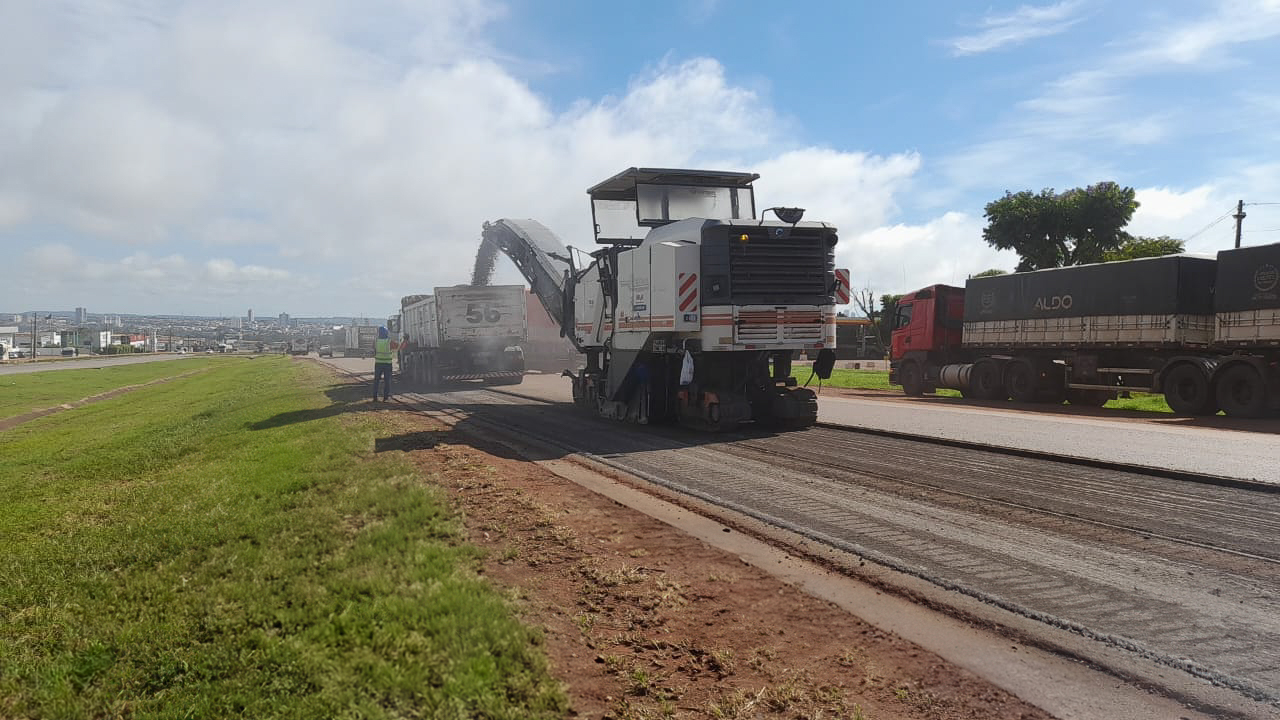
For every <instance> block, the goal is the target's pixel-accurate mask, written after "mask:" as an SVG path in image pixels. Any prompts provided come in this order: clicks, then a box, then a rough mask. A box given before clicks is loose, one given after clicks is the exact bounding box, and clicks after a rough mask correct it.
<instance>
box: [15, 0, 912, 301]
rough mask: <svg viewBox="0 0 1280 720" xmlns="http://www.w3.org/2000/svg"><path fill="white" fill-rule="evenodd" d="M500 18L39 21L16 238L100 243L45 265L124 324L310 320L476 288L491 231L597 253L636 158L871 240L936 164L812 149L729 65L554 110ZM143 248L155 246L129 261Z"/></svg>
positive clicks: (23, 113) (665, 68) (475, 5)
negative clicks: (454, 288)
mask: <svg viewBox="0 0 1280 720" xmlns="http://www.w3.org/2000/svg"><path fill="white" fill-rule="evenodd" d="M59 7H61V6H59ZM501 13H502V10H501V8H500V7H496V6H493V5H492V4H490V3H485V2H478V1H473V0H436V1H435V2H430V3H423V4H416V3H415V4H405V3H400V2H397V1H396V0H386V1H385V2H381V3H375V4H374V5H372V6H366V5H358V6H356V5H351V4H347V3H344V2H340V1H339V0H332V1H330V2H324V3H311V2H303V1H302V0H287V1H286V2H284V3H282V4H268V5H263V4H261V3H256V2H250V1H249V0H240V1H233V2H229V3H218V4H214V5H209V4H203V3H179V4H177V5H170V4H167V3H155V4H146V3H141V4H138V5H134V6H131V7H130V8H128V9H125V8H120V7H116V6H111V5H107V4H104V5H87V6H84V7H79V8H76V10H75V12H70V11H66V10H65V9H56V10H53V11H50V13H48V14H44V15H40V14H34V15H33V18H32V19H31V22H30V23H29V25H30V27H31V28H37V27H39V28H45V29H46V30H48V33H46V38H45V39H46V40H47V43H48V50H47V51H46V54H45V62H44V63H34V64H31V65H29V66H27V68H26V69H25V74H24V71H23V69H22V68H12V67H8V66H6V73H9V74H7V75H5V76H4V77H6V78H11V79H12V83H11V84H8V85H0V92H2V93H3V95H0V102H6V106H7V109H6V113H5V115H4V117H3V118H0V123H4V125H0V130H12V131H13V132H4V133H0V160H9V159H12V160H14V162H4V163H0V233H5V232H9V233H18V232H24V228H31V227H36V226H47V227H54V228H57V229H58V231H59V232H58V233H56V234H55V235H54V237H58V238H61V237H65V236H66V235H70V236H73V237H75V238H76V240H77V242H75V243H72V244H73V245H75V247H78V248H84V247H92V248H93V250H91V251H90V252H89V253H88V255H85V256H81V255H75V254H72V255H68V254H67V253H70V252H71V251H70V249H69V247H68V246H65V245H49V246H46V247H44V248H39V249H36V250H33V251H32V252H30V253H27V254H26V255H25V256H23V257H24V262H29V263H34V264H37V265H38V266H39V267H41V268H46V269H51V268H52V267H54V266H60V267H63V268H70V269H67V270H64V271H63V272H62V273H61V276H62V277H63V278H64V279H65V282H64V281H63V280H59V282H64V285H63V287H61V288H56V289H50V290H49V292H50V293H53V296H54V297H59V298H60V297H63V296H64V295H63V294H62V293H63V291H65V290H66V289H67V287H69V286H68V285H66V284H65V283H66V282H71V281H72V280H74V282H75V283H77V284H76V285H75V288H76V290H77V292H78V293H80V295H79V297H83V296H84V295H86V294H88V295H92V296H95V297H98V298H101V299H100V300H98V299H95V300H88V299H85V300H82V301H80V302H81V303H83V302H92V303H93V304H94V305H95V306H104V305H106V306H113V305H115V304H116V303H117V302H118V301H121V299H122V298H124V297H126V296H128V297H137V295H136V293H133V291H132V290H125V289H124V288H130V287H132V286H133V285H140V286H145V287H146V288H148V289H147V294H146V296H145V298H144V299H146V298H149V300H147V304H148V306H137V305H135V306H133V307H132V308H120V309H121V310H124V311H128V310H130V309H135V310H149V311H162V310H164V307H163V306H157V304H158V303H162V302H164V293H166V292H172V293H173V295H174V299H173V300H172V301H173V302H178V300H177V298H181V300H182V304H183V306H184V307H191V306H192V304H193V303H194V304H198V303H196V302H195V300H194V299H193V298H209V299H210V302H214V303H215V304H216V303H219V302H222V301H223V300H222V299H223V298H227V297H229V296H235V295H237V294H240V293H244V294H247V297H245V298H244V300H245V301H246V302H249V301H252V302H255V303H256V304H257V305H261V306H263V307H266V305H264V304H263V303H264V302H266V301H265V300H263V301H255V300H252V298H253V297H259V298H262V297H269V298H274V299H275V301H276V302H279V303H280V304H281V307H280V309H282V310H286V311H289V312H292V313H293V314H295V315H297V314H306V313H313V312H314V313H330V312H332V313H342V314H351V313H358V314H366V313H367V314H375V315H376V314H381V313H383V312H385V311H386V310H387V309H388V308H389V307H394V306H395V304H396V302H397V301H398V298H399V297H400V296H401V295H404V294H408V293H413V292H422V291H423V290H426V289H429V288H431V287H434V286H437V285H448V284H454V283H456V282H459V281H463V280H465V279H466V277H467V276H468V274H469V271H470V265H471V262H472V257H473V253H474V252H475V247H476V243H477V240H478V237H479V232H480V227H481V224H482V223H483V222H484V221H486V220H492V219H496V218H499V217H534V218H538V219H539V220H541V221H543V222H544V223H546V224H547V225H548V226H549V227H551V228H553V229H554V230H556V231H557V232H558V233H560V234H561V236H562V237H563V239H564V240H565V241H566V242H568V243H571V244H575V245H578V246H584V247H585V246H589V245H590V244H591V243H592V239H591V235H590V214H589V213H590V209H589V205H588V203H587V199H586V196H585V193H584V192H583V191H584V190H585V189H586V188H587V187H588V186H589V185H591V184H594V183H595V182H597V181H599V180H601V179H603V178H605V177H607V176H609V175H612V174H613V173H616V172H617V171H619V170H621V169H623V168H625V167H628V166H632V165H640V166H644V165H648V166H677V167H679V166H695V167H698V166H701V167H715V168H723V169H742V170H759V171H761V172H762V173H764V175H765V181H764V182H763V183H762V184H761V192H760V198H761V201H762V202H764V203H767V204H780V203H786V204H801V205H805V206H807V207H809V208H810V217H811V218H816V219H828V220H831V221H833V222H837V223H839V224H840V225H841V226H842V228H847V232H849V233H857V232H862V231H864V230H866V229H869V228H871V227H874V226H876V225H877V224H880V223H883V222H886V221H888V219H889V218H891V217H892V216H893V215H894V214H895V212H896V203H895V199H894V197H895V193H897V192H898V191H900V190H901V189H902V188H903V187H905V184H906V183H907V182H908V180H909V179H910V177H911V176H912V175H913V174H914V173H915V172H916V171H917V169H918V168H919V165H920V159H919V158H918V157H916V156H915V155H912V154H902V155H891V156H886V157H878V156H874V155H869V154H865V153H856V152H844V151H840V150H835V149H817V148H807V149H806V148H798V147H796V145H795V144H794V143H793V142H791V141H790V140H789V137H788V132H787V124H788V122H789V121H788V120H787V119H786V118H781V117H779V116H778V115H777V114H776V113H775V112H774V110H773V109H772V107H771V105H770V103H769V102H768V99H767V98H765V97H762V96H761V95H760V94H759V93H758V92H757V91H755V90H752V89H749V88H746V87H742V86H739V85H736V84H734V83H733V82H731V81H730V80H729V78H728V77H726V72H725V69H724V67H723V66H722V65H721V64H720V63H719V62H717V61H716V60H714V59H711V58H692V59H687V60H675V59H667V60H663V61H661V62H658V63H657V64H655V65H653V66H651V67H649V68H647V69H645V70H643V71H641V72H640V73H639V74H638V75H636V76H635V77H634V78H633V79H632V81H631V82H630V84H629V85H628V87H627V88H626V91H625V92H624V93H622V94H620V95H618V96H613V97H604V98H594V99H591V98H584V99H582V100H580V101H578V102H577V103H574V104H572V105H570V106H569V107H568V108H567V109H563V110H557V109H553V108H552V107H551V106H550V105H549V104H548V102H547V100H546V99H545V98H543V97H542V96H540V95H538V94H537V93H535V92H534V91H533V90H531V89H530V88H529V87H528V85H527V84H526V83H525V82H523V81H522V80H521V79H520V77H519V76H518V74H517V73H516V72H514V71H513V69H511V66H514V65H515V64H516V62H517V61H515V60H512V59H510V58H504V57H503V56H502V55H501V53H500V52H497V51H495V50H493V49H492V48H490V47H489V46H488V45H487V43H486V37H485V31H486V29H487V25H486V23H488V22H491V21H492V20H493V19H494V18H496V17H500V16H501ZM51 17H52V18H53V19H54V20H56V22H51V21H50V18H51ZM54 29H56V32H55V31H54ZM0 36H6V35H5V34H4V31H0ZM51 88H52V89H51ZM8 101H11V102H8ZM23 223H25V225H22V224H23ZM5 228H8V230H7V231H6V230H5ZM0 239H5V242H9V241H11V240H20V239H21V236H19V235H3V234H0ZM25 242H29V241H25ZM140 242H145V243H146V245H145V247H146V248H147V251H148V252H145V253H138V252H133V251H132V250H129V251H123V252H120V251H115V250H113V249H112V248H113V247H118V246H119V245H121V244H126V245H128V244H135V243H140ZM131 252H132V254H129V253H131ZM119 255H123V257H122V258H121V259H119V260H104V259H100V258H104V257H113V256H119ZM246 257H253V258H255V259H256V258H264V257H270V258H274V260H273V261H271V262H268V263H261V262H247V261H245V260H244V258H246ZM265 265H270V266H272V267H265ZM502 272H503V273H504V274H505V275H506V276H508V279H514V278H511V277H510V275H511V270H510V268H509V267H508V268H506V269H505V270H504V271H502ZM165 273H169V274H170V275H171V277H169V278H168V279H167V280H166V279H164V278H163V277H162V276H163V275H164V274H165ZM282 273H288V278H287V282H286V277H285V276H284V275H283V274H282ZM18 274H19V275H23V274H24V273H18ZM499 277H500V278H501V277H503V275H502V274H500V276H499ZM0 292H3V293H6V295H5V296H4V297H12V298H14V299H17V298H22V299H23V300H22V301H23V302H26V301H27V300H28V299H30V298H32V297H35V296H38V295H39V294H40V293H41V292H43V289H42V286H41V285H40V284H33V283H31V282H29V281H26V280H22V281H19V282H17V283H12V284H8V285H6V286H5V287H4V288H3V289H2V290H0ZM9 293H12V295H8V294H9ZM131 293H133V294H131ZM4 297H0V300H4ZM139 302H141V301H139ZM0 304H4V303H3V302H0Z"/></svg>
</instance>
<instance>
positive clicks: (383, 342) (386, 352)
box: [373, 327, 400, 402]
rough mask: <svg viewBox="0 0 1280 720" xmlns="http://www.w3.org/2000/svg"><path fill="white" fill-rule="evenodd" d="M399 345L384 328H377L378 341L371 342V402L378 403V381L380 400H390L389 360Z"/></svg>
mask: <svg viewBox="0 0 1280 720" xmlns="http://www.w3.org/2000/svg"><path fill="white" fill-rule="evenodd" d="M399 349H400V343H398V342H395V341H393V340H392V339H391V337H390V333H388V332H387V329H386V328H385V327H380V328H378V339H377V340H374V341H373V401H374V402H377V401H378V380H379V378H381V379H382V399H383V400H384V401H385V400H390V399H391V358H392V357H394V353H395V351H396V350H399Z"/></svg>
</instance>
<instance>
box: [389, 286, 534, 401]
mask: <svg viewBox="0 0 1280 720" xmlns="http://www.w3.org/2000/svg"><path fill="white" fill-rule="evenodd" d="M399 325H400V334H401V338H402V340H403V342H402V344H401V346H400V350H399V353H398V355H399V361H400V376H401V378H402V379H403V381H404V382H406V383H408V384H409V386H411V387H419V388H434V387H438V386H440V385H442V384H445V383H449V382H456V381H463V380H483V381H484V382H485V383H486V384H489V385H516V384H519V383H520V381H521V380H522V379H523V378H524V369H525V367H524V351H523V349H522V348H521V347H520V344H521V343H522V342H524V339H525V336H526V323H525V289H524V286H523V285H457V286H454V287H438V288H435V290H434V293H433V294H431V295H408V296H406V297H404V298H402V299H401V303H400V315H399Z"/></svg>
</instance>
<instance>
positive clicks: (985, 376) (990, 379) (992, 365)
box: [969, 360, 1008, 400]
mask: <svg viewBox="0 0 1280 720" xmlns="http://www.w3.org/2000/svg"><path fill="white" fill-rule="evenodd" d="M1003 376H1004V373H1003V372H1001V371H1000V365H999V364H998V363H996V362H995V361H994V360H979V361H978V362H976V363H974V364H973V370H972V371H971V374H970V375H969V389H970V390H971V391H972V393H973V396H974V397H976V398H977V399H979V400H1003V399H1005V398H1006V397H1008V396H1007V395H1005V391H1004V377H1003Z"/></svg>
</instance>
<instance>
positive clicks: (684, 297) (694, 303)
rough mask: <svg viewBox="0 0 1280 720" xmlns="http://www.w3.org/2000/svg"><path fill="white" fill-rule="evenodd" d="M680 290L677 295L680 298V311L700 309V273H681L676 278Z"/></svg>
mask: <svg viewBox="0 0 1280 720" xmlns="http://www.w3.org/2000/svg"><path fill="white" fill-rule="evenodd" d="M676 284H677V285H679V287H680V291H679V292H677V293H676V297H678V298H679V300H680V312H694V311H696V310H697V309H698V273H680V274H679V276H678V277H677V278H676Z"/></svg>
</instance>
